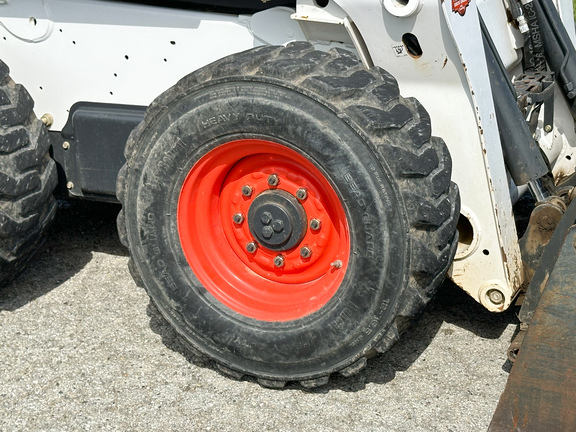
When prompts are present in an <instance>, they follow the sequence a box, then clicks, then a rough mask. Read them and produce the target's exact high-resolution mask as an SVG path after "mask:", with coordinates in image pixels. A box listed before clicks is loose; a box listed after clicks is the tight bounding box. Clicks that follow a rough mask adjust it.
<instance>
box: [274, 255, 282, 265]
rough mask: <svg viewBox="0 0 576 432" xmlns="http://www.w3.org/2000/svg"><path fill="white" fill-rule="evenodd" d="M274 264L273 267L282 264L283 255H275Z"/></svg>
mask: <svg viewBox="0 0 576 432" xmlns="http://www.w3.org/2000/svg"><path fill="white" fill-rule="evenodd" d="M274 266H275V267H282V266H284V257H283V256H282V255H277V256H276V258H274Z"/></svg>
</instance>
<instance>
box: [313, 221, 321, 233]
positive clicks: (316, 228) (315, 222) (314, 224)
mask: <svg viewBox="0 0 576 432" xmlns="http://www.w3.org/2000/svg"><path fill="white" fill-rule="evenodd" d="M321 225H322V223H321V222H320V220H319V219H311V220H310V229H311V230H313V231H318V230H319V229H320V226H321Z"/></svg>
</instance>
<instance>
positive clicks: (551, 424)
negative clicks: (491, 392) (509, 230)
mask: <svg viewBox="0 0 576 432" xmlns="http://www.w3.org/2000/svg"><path fill="white" fill-rule="evenodd" d="M571 207H574V206H573V205H571ZM567 214H570V211H569V212H568V213H567ZM572 222H573V221H572ZM550 246H555V245H554V244H553V242H551V244H550ZM556 248H557V246H556ZM546 252H548V251H546ZM546 252H545V254H546ZM552 252H553V253H549V254H548V255H549V256H551V257H554V259H555V258H556V257H558V259H557V261H556V263H555V265H553V267H552V266H550V265H549V264H546V265H547V266H548V268H549V270H548V272H547V283H545V288H544V291H543V292H542V295H541V297H540V300H539V303H538V307H537V308H536V309H535V310H534V313H533V317H532V320H531V321H530V323H529V327H528V330H527V333H526V335H525V337H524V341H523V343H522V346H521V348H520V350H519V352H518V355H517V357H516V361H515V362H514V366H513V368H512V371H511V372H510V377H509V378H508V382H507V383H506V388H505V390H504V393H503V394H502V396H501V398H500V402H499V404H498V407H497V409H496V412H495V413H494V417H493V418H492V422H491V424H490V428H489V431H490V432H505V431H514V432H516V431H518V432H540V431H574V430H576V226H572V227H571V228H570V229H569V231H568V234H567V235H566V237H565V241H564V243H563V245H562V248H561V252H560V254H559V256H558V254H557V252H556V251H552ZM552 268H553V269H552Z"/></svg>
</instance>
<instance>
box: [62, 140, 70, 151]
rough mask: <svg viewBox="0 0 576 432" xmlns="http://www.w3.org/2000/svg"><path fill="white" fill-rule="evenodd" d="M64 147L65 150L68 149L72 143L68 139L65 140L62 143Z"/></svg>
mask: <svg viewBox="0 0 576 432" xmlns="http://www.w3.org/2000/svg"><path fill="white" fill-rule="evenodd" d="M62 148H63V149H64V150H68V149H69V148H70V143H69V142H68V141H64V142H63V143H62Z"/></svg>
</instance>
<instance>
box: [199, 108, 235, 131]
mask: <svg viewBox="0 0 576 432" xmlns="http://www.w3.org/2000/svg"><path fill="white" fill-rule="evenodd" d="M239 118H240V113H236V112H233V113H227V114H218V115H217V116H212V117H209V118H207V119H206V120H202V126H203V127H204V129H207V128H209V127H210V126H215V125H217V124H220V123H227V122H229V121H231V120H238V119H239Z"/></svg>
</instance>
